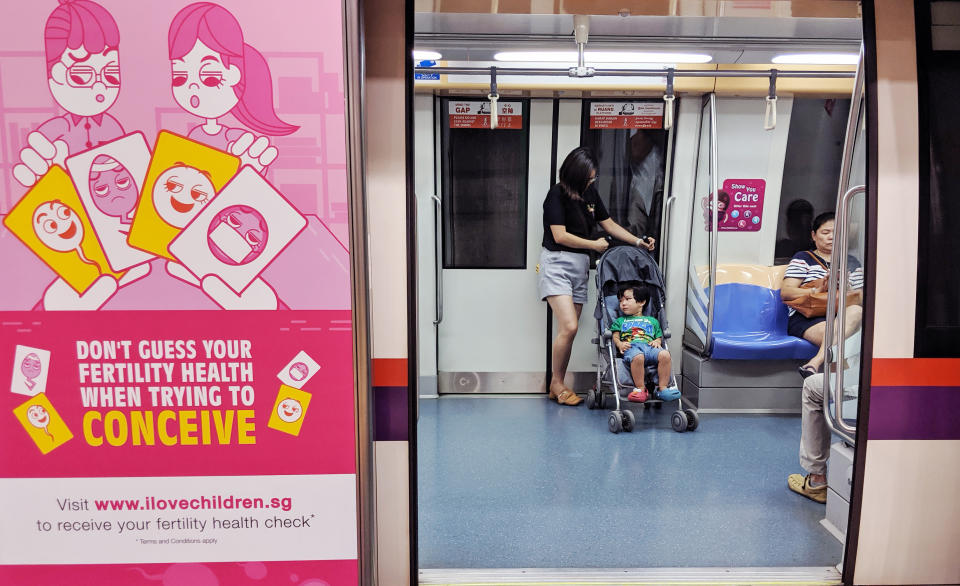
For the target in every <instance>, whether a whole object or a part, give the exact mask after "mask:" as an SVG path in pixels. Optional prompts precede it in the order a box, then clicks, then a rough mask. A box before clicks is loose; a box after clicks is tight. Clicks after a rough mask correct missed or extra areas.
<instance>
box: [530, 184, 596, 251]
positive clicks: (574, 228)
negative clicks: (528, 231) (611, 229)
mask: <svg viewBox="0 0 960 586" xmlns="http://www.w3.org/2000/svg"><path fill="white" fill-rule="evenodd" d="M609 217H610V214H608V213H607V208H606V207H604V205H603V200H601V199H600V194H599V193H597V190H596V189H594V187H593V186H592V185H591V186H590V187H588V188H587V190H586V191H585V192H584V194H583V196H581V199H579V200H575V199H573V198H571V197H570V196H568V195H567V192H566V191H564V189H563V187H561V186H560V184H559V183H558V184H556V185H554V186H553V187H551V188H550V191H549V192H548V193H547V197H546V199H544V200H543V247H544V248H546V249H547V250H553V251H559V250H566V251H568V252H579V253H580V254H589V253H590V251H589V250H587V249H586V248H570V247H568V246H560V245H559V244H557V243H556V241H555V240H554V239H553V232H552V231H551V230H550V226H558V225H561V224H562V225H563V226H565V227H566V229H567V232H568V233H570V234H573V235H574V236H579V237H580V238H586V239H588V240H589V239H590V236H591V234H592V233H593V229H594V227H595V226H596V225H597V223H598V222H602V221H604V220H606V219H607V218H609Z"/></svg>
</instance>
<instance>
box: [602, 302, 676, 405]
mask: <svg viewBox="0 0 960 586" xmlns="http://www.w3.org/2000/svg"><path fill="white" fill-rule="evenodd" d="M617 297H618V298H619V299H620V311H621V312H622V313H623V315H622V316H621V317H618V318H617V319H616V320H614V322H613V323H612V324H611V325H610V331H612V332H619V334H618V335H617V336H615V337H614V344H616V346H617V349H618V350H620V352H621V353H622V354H623V362H624V364H626V365H627V368H629V369H630V374H631V375H632V377H633V384H634V386H635V387H636V388H635V389H634V390H633V391H631V392H630V394H629V395H628V396H627V400H628V401H632V402H634V403H643V402H645V401H646V400H647V399H649V398H650V397H649V393H648V392H647V388H646V386H645V385H644V378H643V377H644V368H643V367H644V361H645V360H652V361H655V362H656V363H657V375H658V379H659V381H658V383H657V386H658V390H657V393H656V396H657V398H658V399H661V400H663V401H673V400H676V399H678V398H679V397H680V389H678V388H677V387H676V385H673V386H669V385H670V378H671V377H670V369H671V360H670V352H669V351H667V350H666V349H665V348H663V332H662V331H661V330H660V322H659V321H657V318H655V317H653V316H649V315H643V308H644V306H645V305H646V304H647V302H649V301H650V291H648V290H647V288H646V287H643V286H636V285H626V286H621V287H620V288H619V290H618V291H617Z"/></svg>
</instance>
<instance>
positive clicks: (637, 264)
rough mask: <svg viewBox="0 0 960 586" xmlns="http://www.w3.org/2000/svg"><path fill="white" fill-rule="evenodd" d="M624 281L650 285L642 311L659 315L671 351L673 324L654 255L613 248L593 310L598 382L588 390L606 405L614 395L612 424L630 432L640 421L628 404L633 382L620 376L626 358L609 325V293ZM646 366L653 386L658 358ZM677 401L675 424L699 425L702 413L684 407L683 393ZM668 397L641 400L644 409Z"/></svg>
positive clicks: (604, 260)
mask: <svg viewBox="0 0 960 586" xmlns="http://www.w3.org/2000/svg"><path fill="white" fill-rule="evenodd" d="M621 283H630V284H636V285H642V286H644V287H646V288H647V289H648V290H649V291H650V300H649V301H648V302H647V305H646V306H645V307H644V311H643V313H644V315H650V316H653V317H655V318H657V320H658V321H659V322H660V325H661V329H662V330H663V348H664V349H665V350H668V351H669V348H668V346H667V340H668V339H669V338H670V329H669V327H668V325H667V320H666V307H665V300H666V287H665V286H664V283H663V276H662V275H661V274H660V268H659V267H658V266H657V263H656V261H655V260H654V258H653V256H652V255H651V254H650V253H649V252H648V251H647V250H645V249H642V248H635V247H628V246H616V247H611V248H610V249H608V250H607V251H606V252H604V253H603V255H601V256H600V259H599V260H598V261H597V274H596V287H597V307H596V309H595V310H594V317H595V318H596V320H597V332H598V336H597V337H596V338H594V339H593V342H594V343H595V344H596V345H597V363H596V364H595V365H594V366H596V368H597V382H596V385H595V387H594V388H593V389H590V390H589V391H588V392H587V407H589V408H590V409H602V408H604V404H605V402H606V399H607V397H608V396H610V395H612V396H613V400H614V408H613V410H612V411H611V412H610V413H609V415H608V416H607V428H608V429H609V430H610V432H611V433H620V432H621V431H627V432H630V431H633V430H634V428H635V426H636V416H635V415H634V413H633V411H631V410H630V409H625V408H624V407H625V406H626V404H628V403H627V401H626V394H628V393H629V390H628V389H632V388H633V385H632V384H631V385H630V386H629V387H627V386H626V385H624V384H623V383H621V381H620V376H619V371H618V368H617V367H618V363H619V361H621V358H619V357H618V356H617V354H616V345H615V344H614V343H613V332H612V331H611V330H610V325H611V323H613V320H614V319H615V318H616V317H617V316H616V315H612V313H615V312H616V310H615V309H612V308H611V307H610V306H609V305H608V301H607V297H609V296H610V295H611V294H616V289H617V287H618V286H619V285H620V284H621ZM618 307H619V305H618ZM644 371H645V373H644V386H645V387H646V388H648V389H650V388H651V387H652V385H653V384H655V383H653V380H654V379H655V377H656V376H657V364H655V363H654V364H650V363H647V364H645V365H644ZM628 374H629V371H628ZM676 382H677V381H676V376H675V375H674V374H673V372H671V373H670V383H671V384H673V385H676ZM654 388H655V387H654ZM651 396H652V393H651ZM676 401H677V410H676V411H674V412H673V414H672V415H671V417H670V425H671V427H672V428H673V430H674V431H676V432H679V433H683V432H685V431H693V430H695V429H697V427H698V426H699V425H700V418H699V416H698V415H697V412H696V410H694V409H684V408H683V396H682V395H681V396H680V397H679V398H678V399H676ZM664 402H665V401H663V400H661V399H657V398H651V399H648V400H647V401H646V402H644V403H640V405H643V408H644V409H647V408H649V407H651V406H653V407H654V408H657V409H659V408H660V407H661V406H662V405H663V403H664ZM671 402H672V401H671Z"/></svg>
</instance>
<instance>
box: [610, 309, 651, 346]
mask: <svg viewBox="0 0 960 586" xmlns="http://www.w3.org/2000/svg"><path fill="white" fill-rule="evenodd" d="M610 330H611V331H614V332H620V340H621V341H623V342H630V343H631V344H638V343H639V344H649V343H650V342H652V341H654V340H656V339H657V338H662V337H663V332H662V331H661V330H660V322H659V321H657V318H655V317H650V316H649V315H624V316H622V317H618V318H617V319H615V320H613V323H612V324H610Z"/></svg>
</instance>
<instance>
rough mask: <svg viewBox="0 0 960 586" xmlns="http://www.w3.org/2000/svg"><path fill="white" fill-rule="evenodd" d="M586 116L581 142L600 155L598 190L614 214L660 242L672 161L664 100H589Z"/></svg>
mask: <svg viewBox="0 0 960 586" xmlns="http://www.w3.org/2000/svg"><path fill="white" fill-rule="evenodd" d="M580 119H581V120H582V122H581V126H580V144H582V145H584V146H586V147H589V148H590V149H591V150H593V152H594V154H596V156H597V162H598V165H599V168H598V169H597V176H598V178H597V190H598V191H599V192H600V198H601V199H602V200H603V203H604V205H605V206H607V210H608V211H609V212H610V217H612V218H613V219H614V221H615V222H617V223H618V224H620V225H621V226H623V227H624V228H626V229H627V230H629V231H630V232H631V233H632V234H635V235H636V236H653V237H654V238H656V239H657V241H658V242H659V241H660V222H661V216H662V210H663V201H664V193H663V189H664V187H663V186H664V174H665V172H666V165H667V156H666V155H667V131H666V130H664V129H663V100H659V99H656V100H631V101H611V100H584V101H583V114H582V116H581V118H580ZM660 249H661V247H660V246H657V248H656V249H655V250H654V254H655V255H659V253H660Z"/></svg>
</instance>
